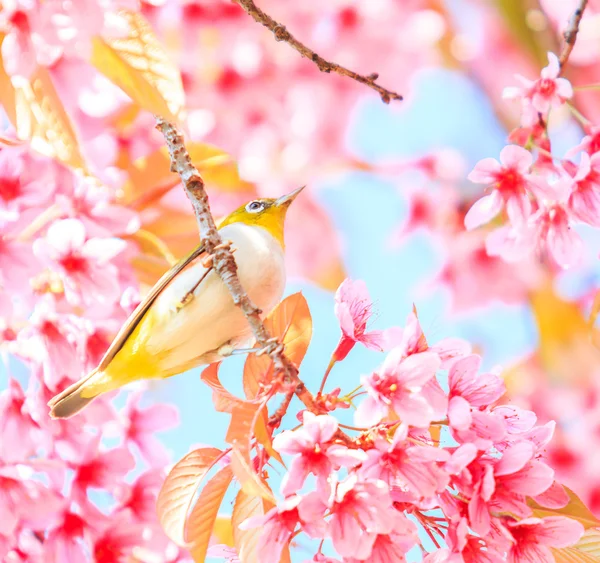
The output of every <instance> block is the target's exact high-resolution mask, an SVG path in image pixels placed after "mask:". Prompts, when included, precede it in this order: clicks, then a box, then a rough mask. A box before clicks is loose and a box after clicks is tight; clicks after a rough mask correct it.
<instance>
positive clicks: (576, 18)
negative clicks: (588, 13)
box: [558, 0, 588, 71]
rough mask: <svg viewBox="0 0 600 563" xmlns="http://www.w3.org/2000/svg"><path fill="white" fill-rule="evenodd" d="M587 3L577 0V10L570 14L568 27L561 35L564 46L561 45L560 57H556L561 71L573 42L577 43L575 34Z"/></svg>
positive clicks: (569, 54) (586, 1)
mask: <svg viewBox="0 0 600 563" xmlns="http://www.w3.org/2000/svg"><path fill="white" fill-rule="evenodd" d="M587 3H588V0H579V5H578V6H577V9H576V10H575V11H574V12H573V13H572V14H571V19H570V20H569V25H568V26H567V29H565V32H564V33H563V37H564V38H565V44H564V45H563V48H562V51H561V53H560V56H559V57H558V62H559V64H560V69H561V71H562V70H563V68H564V66H565V65H566V64H567V61H568V60H569V57H570V56H571V51H572V50H573V47H575V41H577V34H578V33H579V24H580V22H581V18H583V12H585V8H586V6H587Z"/></svg>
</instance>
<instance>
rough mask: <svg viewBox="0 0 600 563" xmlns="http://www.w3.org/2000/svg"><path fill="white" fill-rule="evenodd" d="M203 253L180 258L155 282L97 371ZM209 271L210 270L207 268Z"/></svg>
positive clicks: (118, 334) (201, 250)
mask: <svg viewBox="0 0 600 563" xmlns="http://www.w3.org/2000/svg"><path fill="white" fill-rule="evenodd" d="M203 252H204V246H203V245H200V246H198V247H197V248H196V249H195V250H194V251H192V252H191V253H190V254H188V255H187V256H186V257H185V258H182V259H181V260H180V261H179V262H177V264H175V266H173V267H172V268H171V269H170V270H169V271H167V272H166V273H165V274H164V275H163V276H162V277H161V278H160V279H159V280H158V281H157V282H156V284H154V287H153V288H152V289H151V290H150V292H149V293H148V295H146V297H144V299H143V301H142V302H141V303H140V304H139V305H138V306H137V307H136V309H135V311H133V313H132V314H131V315H130V317H129V318H128V319H127V321H126V322H125V324H124V325H123V326H122V327H121V329H120V330H119V332H118V333H117V336H116V337H115V339H114V340H113V342H112V344H111V345H110V347H109V348H108V350H107V351H106V353H105V354H104V357H103V358H102V360H101V362H100V365H99V366H98V371H102V370H104V369H106V367H107V366H108V364H110V362H111V361H112V359H113V358H114V357H115V356H116V355H117V353H118V352H119V350H121V348H122V347H123V345H124V344H125V342H126V341H127V339H128V338H129V336H130V335H131V333H132V332H133V331H134V330H135V327H136V326H137V325H138V324H139V323H140V321H141V320H142V318H143V317H144V315H145V314H146V313H147V312H148V310H149V309H150V307H151V306H152V304H153V303H154V302H155V301H156V299H157V298H158V296H159V295H160V294H161V293H162V291H163V290H164V289H165V288H166V287H167V285H169V283H170V282H171V281H172V280H173V278H175V276H176V275H177V274H179V273H180V272H181V271H182V270H184V269H185V268H186V266H188V265H190V264H191V263H192V262H193V261H194V260H195V259H196V258H198V257H199V256H200V255H201V254H202V253H203ZM209 269H210V268H209Z"/></svg>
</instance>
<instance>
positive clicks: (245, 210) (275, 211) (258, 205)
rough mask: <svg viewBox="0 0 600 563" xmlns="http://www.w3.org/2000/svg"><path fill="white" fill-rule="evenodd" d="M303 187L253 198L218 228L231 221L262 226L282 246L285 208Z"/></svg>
mask: <svg viewBox="0 0 600 563" xmlns="http://www.w3.org/2000/svg"><path fill="white" fill-rule="evenodd" d="M304 188H305V186H302V187H301V188H298V189H296V190H294V191H293V192H290V193H289V194H286V195H282V196H281V197H279V198H277V199H272V198H261V199H253V200H252V201H249V202H248V203H246V204H245V205H242V206H241V207H239V208H238V209H236V210H235V211H233V212H232V213H230V214H229V215H228V216H227V217H225V219H223V221H221V223H220V224H219V229H221V228H223V227H225V226H226V225H231V224H233V223H244V224H246V225H253V226H257V227H262V228H263V229H266V230H267V231H268V232H269V233H271V235H272V236H273V237H274V238H276V239H277V240H278V241H279V242H280V244H281V246H283V226H284V224H285V216H286V214H287V210H288V209H289V207H290V205H291V203H292V201H294V199H296V196H297V195H298V194H299V193H300V192H301V191H302V190H303V189H304Z"/></svg>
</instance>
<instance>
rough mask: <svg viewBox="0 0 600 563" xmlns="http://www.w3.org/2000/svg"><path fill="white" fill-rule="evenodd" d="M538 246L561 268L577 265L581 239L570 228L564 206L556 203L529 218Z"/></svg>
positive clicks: (580, 251) (580, 250)
mask: <svg viewBox="0 0 600 563" xmlns="http://www.w3.org/2000/svg"><path fill="white" fill-rule="evenodd" d="M531 223H532V226H533V228H534V229H535V231H536V234H537V240H538V245H539V246H541V247H542V248H544V247H545V248H546V250H547V251H548V253H549V254H550V255H551V256H552V258H553V259H554V261H555V262H556V263H557V264H558V265H559V266H560V267H562V268H570V267H571V266H574V265H576V264H578V263H579V261H580V260H581V256H582V252H583V241H582V240H581V237H580V236H579V235H578V234H577V233H576V232H575V231H574V230H573V229H572V228H571V224H570V220H569V212H568V210H567V208H566V206H565V205H563V204H559V203H556V204H555V205H553V206H551V207H549V208H545V209H544V208H543V209H540V210H539V211H538V212H536V213H535V215H533V216H532V217H531Z"/></svg>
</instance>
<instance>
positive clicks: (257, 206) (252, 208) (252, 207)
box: [246, 201, 265, 213]
mask: <svg viewBox="0 0 600 563" xmlns="http://www.w3.org/2000/svg"><path fill="white" fill-rule="evenodd" d="M264 208H265V204H264V203H263V202H262V201H251V202H250V203H249V204H248V205H246V211H247V212H248V213H259V212H260V211H262V210H263V209H264Z"/></svg>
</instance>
